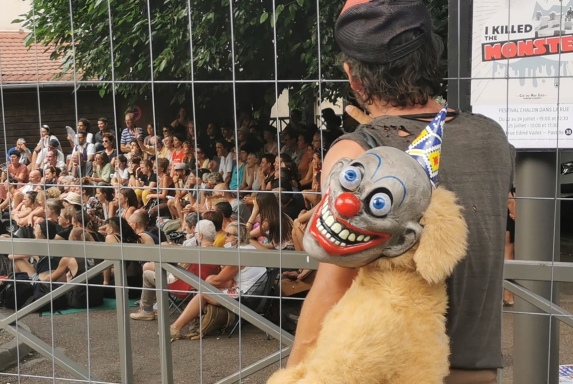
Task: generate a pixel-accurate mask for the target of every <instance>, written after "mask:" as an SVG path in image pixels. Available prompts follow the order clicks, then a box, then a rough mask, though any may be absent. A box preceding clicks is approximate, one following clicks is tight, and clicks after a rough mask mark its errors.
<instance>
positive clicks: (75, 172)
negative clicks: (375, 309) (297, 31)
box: [0, 108, 344, 317]
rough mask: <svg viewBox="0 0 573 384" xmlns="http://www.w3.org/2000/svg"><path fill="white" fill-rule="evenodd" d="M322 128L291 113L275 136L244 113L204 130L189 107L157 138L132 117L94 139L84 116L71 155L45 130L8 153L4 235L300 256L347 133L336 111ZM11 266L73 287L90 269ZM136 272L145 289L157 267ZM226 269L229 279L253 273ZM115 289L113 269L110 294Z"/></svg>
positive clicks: (72, 136)
mask: <svg viewBox="0 0 573 384" xmlns="http://www.w3.org/2000/svg"><path fill="white" fill-rule="evenodd" d="M322 121H323V126H322V127H321V128H320V129H319V128H318V127H317V126H316V125H312V126H309V125H306V124H304V123H303V122H302V114H301V112H300V111H298V110H293V111H292V112H291V116H290V119H289V120H288V124H287V125H286V126H285V127H283V129H282V130H279V129H277V128H276V127H274V126H271V125H269V123H268V122H266V124H261V123H259V122H257V121H255V120H254V119H253V118H252V117H251V114H250V113H249V112H244V111H243V112H241V113H240V114H239V115H238V117H237V118H236V119H235V120H234V121H233V122H232V123H224V124H222V125H219V124H217V123H214V122H212V123H209V124H207V125H206V126H205V127H199V126H196V125H195V124H194V122H193V120H192V119H190V118H189V117H188V116H187V113H186V111H185V109H183V108H181V109H180V111H179V114H178V116H177V117H176V119H175V120H174V121H172V122H168V123H167V124H164V125H163V126H162V127H161V129H156V128H155V127H154V125H153V124H147V125H146V126H145V127H143V128H141V127H139V126H137V124H136V122H135V121H134V116H133V115H132V114H130V113H128V114H126V115H125V128H123V129H119V130H117V132H115V131H112V130H111V129H109V127H108V120H107V118H105V117H101V118H99V119H98V121H97V129H96V128H95V127H94V128H92V125H93V123H92V122H90V121H88V120H87V119H84V118H81V119H79V121H78V124H77V130H76V131H75V132H74V131H73V130H68V136H67V137H66V138H65V140H67V141H68V142H69V144H70V148H71V150H70V153H64V151H63V149H62V146H61V141H60V139H61V138H58V137H56V136H55V135H53V134H52V132H51V130H50V127H49V126H47V125H43V126H41V129H40V132H41V137H40V138H39V141H38V143H37V145H36V146H35V147H34V148H32V146H31V145H30V146H29V145H28V143H26V141H25V140H24V139H19V140H18V141H17V143H16V146H15V147H13V148H10V149H9V150H8V151H7V156H6V157H7V158H6V167H5V168H4V169H3V172H2V184H1V185H0V210H1V211H2V224H3V225H2V226H0V227H3V228H0V229H1V230H2V231H3V232H4V234H3V235H2V236H15V237H27V238H36V239H46V238H49V239H55V240H71V241H73V240H81V241H100V242H109V243H139V244H148V245H150V246H153V245H158V244H160V243H161V244H162V245H165V246H194V247H227V248H228V247H233V248H236V247H242V248H245V247H246V248H250V249H276V250H282V251H291V250H299V251H300V250H302V246H301V242H302V236H303V234H304V230H305V226H306V223H307V222H308V220H309V218H310V217H311V215H312V212H313V208H314V207H315V206H316V204H317V203H318V202H319V201H320V177H321V166H322V159H323V158H324V156H325V154H326V151H327V149H328V148H329V146H330V145H331V144H332V142H333V141H335V140H336V139H337V138H338V137H339V136H341V135H342V134H343V133H344V131H343V129H342V127H341V125H342V124H341V123H342V120H341V118H340V116H337V115H336V114H335V113H334V111H333V110H332V109H325V110H323V114H322ZM66 147H67V146H66ZM241 232H242V233H241ZM7 257H8V260H10V264H11V265H13V269H14V272H21V273H27V274H28V275H29V276H30V277H31V278H34V279H38V280H45V281H50V280H51V281H54V280H63V281H65V280H66V279H68V280H69V279H70V278H71V277H73V276H75V275H76V274H77V273H78V270H83V269H82V268H81V267H79V265H83V264H84V261H83V259H75V258H73V257H72V258H57V257H51V258H50V263H48V264H49V268H44V269H41V268H40V269H39V268H38V262H37V261H38V259H41V258H37V257H36V258H34V257H30V256H29V255H26V256H24V255H7ZM12 260H13V262H12ZM44 264H46V263H44ZM92 264H93V262H92ZM139 266H140V268H141V269H140V273H143V278H142V282H143V285H144V286H145V281H148V282H149V281H152V280H153V279H152V278H150V277H149V276H148V277H147V278H146V273H147V274H149V273H154V272H153V263H146V262H145V261H144V260H142V261H141V262H140V263H139ZM223 271H224V276H226V277H227V280H229V279H231V280H232V279H233V278H234V277H236V276H235V275H236V274H237V273H245V276H244V278H245V279H250V278H256V275H257V273H256V272H253V271H250V272H248V271H246V272H242V271H243V270H241V271H236V270H234V269H233V270H225V268H223V269H222V270H221V272H219V273H222V272H223ZM249 273H250V274H249ZM251 275H252V276H251ZM153 281H154V280H153ZM229 281H230V280H229ZM111 283H113V270H111V269H110V270H106V271H105V272H104V273H103V284H104V285H105V284H111ZM215 285H216V286H221V287H223V286H224V284H223V285H217V284H215ZM227 288H229V287H227ZM142 303H143V304H142V311H141V312H139V313H142V314H146V313H148V312H147V311H148V310H149V308H148V306H149V303H150V300H149V299H146V300H143V301H142ZM193 308H195V309H196V310H198V307H193ZM195 309H194V310H195ZM143 310H145V311H143ZM144 317H145V316H144Z"/></svg>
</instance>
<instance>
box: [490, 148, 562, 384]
mask: <svg viewBox="0 0 573 384" xmlns="http://www.w3.org/2000/svg"><path fill="white" fill-rule="evenodd" d="M556 170H557V154H556V153H555V152H535V153H533V152H521V153H519V152H518V153H517V181H516V186H517V196H518V197H523V199H517V201H516V221H515V224H516V232H515V258H516V259H518V260H542V261H559V237H560V234H559V223H558V222H557V221H556V218H557V217H559V216H558V215H555V213H556V212H557V209H556V208H557V207H559V205H558V204H557V200H556V199H555V197H556V196H557V195H556V193H557V190H556V186H557V171H556ZM518 283H519V284H520V285H522V286H523V287H525V288H527V289H529V290H530V291H531V292H534V293H537V294H539V295H541V296H543V297H544V298H546V299H548V300H553V302H555V303H558V293H559V291H558V289H557V287H556V284H553V283H552V282H543V281H521V280H520V281H518ZM500 299H501V298H500ZM515 310H516V312H526V313H525V314H515V315H513V381H514V383H519V384H541V383H548V384H556V383H557V382H558V380H559V322H558V320H557V319H556V318H553V317H551V316H549V315H547V314H546V313H545V312H543V311H540V310H539V309H538V308H537V307H535V306H533V305H531V304H529V303H527V302H526V301H525V300H522V299H520V298H519V297H518V296H516V297H515Z"/></svg>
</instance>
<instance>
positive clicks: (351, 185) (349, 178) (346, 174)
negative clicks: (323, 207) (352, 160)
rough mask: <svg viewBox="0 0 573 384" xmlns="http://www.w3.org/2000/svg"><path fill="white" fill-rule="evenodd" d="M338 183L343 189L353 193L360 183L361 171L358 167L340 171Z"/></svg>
mask: <svg viewBox="0 0 573 384" xmlns="http://www.w3.org/2000/svg"><path fill="white" fill-rule="evenodd" d="M338 181H339V182H340V185H342V187H343V188H344V189H347V190H349V191H354V190H356V188H358V187H359V186H360V183H361V182H362V171H361V170H360V168H358V167H353V166H349V167H346V168H344V169H343V170H342V172H340V176H339V177H338Z"/></svg>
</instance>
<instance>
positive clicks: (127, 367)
mask: <svg viewBox="0 0 573 384" xmlns="http://www.w3.org/2000/svg"><path fill="white" fill-rule="evenodd" d="M0 247H2V248H4V249H6V248H5V247H10V248H11V251H12V252H14V253H16V254H34V255H38V254H39V255H48V254H49V255H51V256H66V255H70V254H72V255H79V256H76V257H80V258H84V257H87V258H99V259H103V260H104V261H103V262H101V263H100V264H98V265H97V266H95V267H94V268H92V269H90V270H88V271H87V272H86V273H84V274H82V275H79V276H77V277H75V278H74V279H73V280H71V281H70V282H69V283H66V284H62V285H61V286H60V287H58V288H57V289H55V290H54V291H53V292H52V294H51V295H46V296H44V297H43V298H41V299H39V300H37V301H35V302H34V303H32V304H30V305H28V306H26V307H24V308H22V309H19V310H18V311H17V312H15V313H14V314H12V315H10V316H7V317H2V318H0V329H4V330H6V331H7V332H9V333H11V334H12V335H14V336H15V335H16V334H17V335H18V338H19V340H20V341H22V342H23V343H25V344H27V345H28V346H30V347H31V348H32V349H34V350H36V351H37V352H38V353H40V354H42V355H43V356H45V357H47V358H50V359H53V361H54V363H55V364H56V365H58V366H60V367H61V368H63V369H64V370H66V371H67V372H69V373H70V374H71V375H73V376H74V377H76V378H77V379H80V380H86V381H88V380H89V381H90V382H91V381H97V378H95V377H94V375H93V373H90V372H89V371H88V369H87V368H86V367H84V366H82V365H81V364H78V363H77V362H75V361H73V360H72V359H71V358H70V357H68V356H66V355H65V354H64V353H62V352H60V351H58V350H57V349H55V348H52V346H51V345H49V344H48V343H46V342H45V341H43V340H41V339H40V338H39V337H37V336H34V335H33V334H32V333H31V332H29V331H27V330H25V329H23V328H22V327H19V326H18V321H20V320H21V319H22V318H23V317H25V316H27V315H29V314H31V313H33V312H35V311H36V310H37V309H38V308H40V307H42V306H44V305H45V304H48V303H50V301H51V300H52V299H54V298H56V297H59V296H61V295H63V294H65V293H66V292H67V291H69V290H70V289H72V288H73V287H74V286H75V285H76V284H81V283H83V282H85V281H86V279H89V278H90V277H92V276H95V275H97V274H98V273H101V272H102V271H103V270H104V269H106V268H107V267H110V266H113V268H114V273H115V275H116V281H118V282H119V283H120V284H117V285H116V286H115V292H116V298H117V329H118V347H119V352H120V367H121V382H122V383H133V382H134V381H133V365H132V349H131V341H130V324H129V308H128V300H127V290H126V289H125V287H126V280H125V270H124V264H123V261H136V260H148V261H151V262H154V263H155V267H156V271H161V272H160V273H158V272H156V279H157V287H156V288H157V292H158V294H157V303H158V319H159V343H160V344H159V345H160V353H161V359H160V361H161V373H162V379H161V381H162V383H172V382H173V367H172V359H171V343H170V339H169V321H168V319H169V310H168V305H169V302H168V298H167V294H168V290H167V277H166V276H167V273H168V272H170V273H172V274H173V275H174V276H176V277H178V278H179V279H182V280H183V281H185V282H186V283H188V284H190V285H191V286H192V287H194V288H195V289H197V290H198V291H199V292H201V293H205V294H207V295H209V297H211V298H212V299H214V300H216V301H217V302H218V303H219V304H220V305H222V306H224V307H225V308H227V309H229V310H230V311H232V312H234V313H235V314H237V315H239V316H240V318H241V319H244V320H246V321H248V322H249V323H251V324H253V325H254V326H255V327H257V328H258V329H260V330H262V331H264V332H266V333H267V334H268V335H270V336H272V337H273V338H275V339H277V340H279V341H280V343H281V345H282V347H281V348H280V349H279V350H278V351H277V352H275V353H273V354H271V355H269V356H267V357H265V358H264V359H261V360H260V361H258V362H256V363H254V364H251V365H249V366H247V367H243V368H242V369H241V370H240V371H238V372H236V373H234V374H232V375H230V376H228V377H226V378H224V379H223V380H220V381H218V383H235V382H238V381H239V380H240V379H241V378H244V377H247V376H249V375H251V374H253V373H255V372H257V371H259V370H261V369H263V368H265V367H267V366H269V365H271V364H273V363H276V362H278V361H280V360H281V359H282V358H284V357H287V356H288V355H289V353H290V346H291V345H292V343H293V336H292V335H291V334H289V333H288V332H285V331H284V330H283V329H281V328H280V327H278V326H277V325H275V324H273V323H272V322H270V321H269V320H267V319H265V318H263V317H262V316H261V315H260V314H257V313H255V312H254V311H252V310H250V309H249V308H246V307H245V306H244V305H242V304H241V302H240V301H236V300H233V299H231V298H229V297H227V296H226V295H221V294H220V293H221V292H220V290H218V289H217V288H214V287H213V286H211V285H210V284H207V283H206V282H204V281H202V280H200V279H199V278H198V277H197V276H195V275H192V274H191V273H189V272H188V271H186V270H183V269H180V268H177V267H175V266H173V265H172V264H170V263H178V262H187V263H189V262H191V263H205V261H206V260H208V263H209V264H221V265H239V258H238V257H237V253H236V251H230V250H223V249H220V248H201V249H198V248H183V247H161V251H160V248H158V247H149V246H143V245H131V244H130V245H114V244H102V243H85V244H84V243H80V242H64V241H61V242H58V241H50V242H46V241H29V240H23V239H13V240H11V239H1V240H0ZM240 263H241V265H249V266H260V267H275V268H308V269H315V268H317V263H316V262H315V261H314V260H312V259H310V258H309V257H308V256H307V255H305V254H304V253H301V252H289V253H284V254H282V256H281V255H280V254H279V253H278V252H276V251H272V250H269V251H258V250H255V251H244V250H241V253H240ZM572 272H573V263H563V262H540V261H519V260H512V261H506V263H505V273H504V278H505V282H504V286H505V288H506V289H508V290H509V291H511V292H512V293H514V294H515V295H516V296H517V297H518V298H521V299H523V300H524V301H526V302H527V303H529V304H531V305H533V306H535V307H536V308H538V309H539V310H540V311H543V312H544V314H547V315H549V316H551V317H555V318H557V319H559V320H560V321H561V322H563V323H564V324H567V325H568V326H571V327H573V314H572V313H570V312H568V311H566V310H565V309H563V308H561V307H560V306H558V305H556V304H555V303H553V302H551V301H550V300H548V299H547V298H544V297H542V296H541V295H538V294H536V293H534V292H531V291H530V290H529V289H527V288H525V287H523V286H522V285H520V284H518V283H515V282H514V281H515V280H523V281H553V282H568V283H572V282H573V273H572ZM540 363H543V364H545V362H540Z"/></svg>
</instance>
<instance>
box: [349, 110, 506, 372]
mask: <svg viewBox="0 0 573 384" xmlns="http://www.w3.org/2000/svg"><path fill="white" fill-rule="evenodd" d="M426 124H427V122H425V121H418V120H411V119H405V118H399V117H390V116H382V117H378V118H375V119H374V120H372V122H371V123H370V124H368V125H367V126H360V127H359V128H358V129H357V131H356V132H355V133H352V134H347V135H344V136H342V137H341V138H340V140H344V139H349V140H353V141H356V142H358V143H359V144H360V145H361V146H362V147H364V148H365V149H368V148H371V147H374V146H377V145H387V146H393V147H396V148H399V149H402V150H405V149H406V148H407V147H408V145H409V144H410V143H411V141H412V139H413V138H415V137H416V136H417V135H418V133H420V132H421V131H422V130H423V129H424V128H425V126H426ZM398 127H403V128H404V129H405V130H407V131H408V132H410V133H411V135H410V136H407V137H401V136H399V135H398ZM511 164H512V163H511V153H510V147H509V144H508V142H507V138H506V136H505V134H504V132H503V130H502V129H501V127H500V126H499V125H498V124H497V123H495V122H494V121H493V120H490V119H487V118H485V117H483V116H479V115H472V114H469V113H461V114H460V115H458V116H457V117H455V118H454V119H453V120H451V121H449V122H447V123H446V125H445V127H444V138H443V145H442V154H441V162H440V172H439V176H438V182H439V184H440V185H442V186H444V187H445V188H447V189H449V190H451V191H453V192H455V193H456V195H457V197H458V199H459V203H460V204H461V205H462V206H463V207H464V217H465V219H466V221H467V224H468V227H469V238H468V253H467V256H466V258H465V259H464V260H463V261H462V262H461V263H460V264H458V266H457V267H456V269H455V270H454V273H453V275H452V276H451V277H450V279H449V280H448V295H449V310H448V335H449V337H450V344H451V356H450V364H451V367H452V368H457V369H495V368H499V367H501V366H502V361H501V297H502V285H501V282H502V278H503V251H504V241H505V225H506V217H507V193H508V191H509V187H510V183H511V177H512V165H511Z"/></svg>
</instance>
